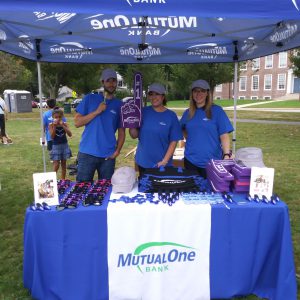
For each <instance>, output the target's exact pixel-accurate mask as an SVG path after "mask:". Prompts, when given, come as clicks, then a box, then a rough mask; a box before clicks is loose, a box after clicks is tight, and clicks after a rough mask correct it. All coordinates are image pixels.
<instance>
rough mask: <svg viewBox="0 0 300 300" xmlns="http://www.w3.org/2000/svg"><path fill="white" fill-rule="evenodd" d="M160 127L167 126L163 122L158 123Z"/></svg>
mask: <svg viewBox="0 0 300 300" xmlns="http://www.w3.org/2000/svg"><path fill="white" fill-rule="evenodd" d="M159 124H160V125H163V126H166V125H167V124H166V123H165V122H159Z"/></svg>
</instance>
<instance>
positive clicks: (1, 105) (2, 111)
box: [0, 97, 8, 145]
mask: <svg viewBox="0 0 300 300" xmlns="http://www.w3.org/2000/svg"><path fill="white" fill-rule="evenodd" d="M5 121H7V108H6V104H5V101H4V100H3V99H2V98H1V97H0V136H1V139H2V143H3V144H4V145H7V144H8V141H7V136H6V132H5Z"/></svg>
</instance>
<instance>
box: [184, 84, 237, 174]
mask: <svg viewBox="0 0 300 300" xmlns="http://www.w3.org/2000/svg"><path fill="white" fill-rule="evenodd" d="M180 124H181V128H182V130H183V135H184V137H185V139H186V143H185V152H184V166H185V168H186V169H190V170H197V171H198V172H199V174H200V175H201V176H202V177H204V178H206V171H205V166H206V164H207V163H208V161H209V160H210V159H230V158H231V152H230V136H229V133H230V132H232V131H233V127H232V125H231V123H230V120H229V118H228V117H227V115H226V113H225V112H224V110H223V109H222V107H220V106H218V105H215V104H213V103H212V98H211V94H210V86H209V84H208V83H207V82H206V81H205V80H202V79H199V80H196V81H194V82H193V83H192V87H191V98H190V107H189V108H188V109H187V110H186V111H185V112H184V113H183V116H182V118H181V120H180Z"/></svg>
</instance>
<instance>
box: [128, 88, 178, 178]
mask: <svg viewBox="0 0 300 300" xmlns="http://www.w3.org/2000/svg"><path fill="white" fill-rule="evenodd" d="M165 94H166V90H165V88H164V86H163V85H161V84H160V83H153V84H151V85H150V86H149V89H148V98H149V100H150V102H151V106H146V107H144V108H143V110H142V123H141V127H140V128H130V129H129V134H130V136H131V137H132V138H133V139H136V138H138V139H139V142H138V146H137V151H136V155H135V162H136V164H137V165H138V167H139V172H140V174H142V173H143V172H144V171H145V169H146V168H154V167H160V166H172V157H173V153H174V150H175V148H176V144H177V142H178V141H179V140H181V139H182V132H181V128H180V124H179V121H178V118H177V115H176V114H175V113H174V112H173V111H171V110H169V109H167V108H166V107H165V106H166V103H167V99H166V95H165Z"/></svg>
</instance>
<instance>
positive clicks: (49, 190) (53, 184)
mask: <svg viewBox="0 0 300 300" xmlns="http://www.w3.org/2000/svg"><path fill="white" fill-rule="evenodd" d="M33 188H34V203H35V204H37V203H40V204H42V203H43V202H45V203H47V204H48V205H50V206H51V205H58V204H59V200H58V189H57V176H56V172H45V173H34V174H33Z"/></svg>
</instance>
